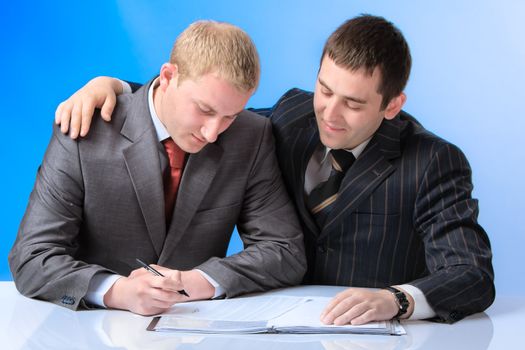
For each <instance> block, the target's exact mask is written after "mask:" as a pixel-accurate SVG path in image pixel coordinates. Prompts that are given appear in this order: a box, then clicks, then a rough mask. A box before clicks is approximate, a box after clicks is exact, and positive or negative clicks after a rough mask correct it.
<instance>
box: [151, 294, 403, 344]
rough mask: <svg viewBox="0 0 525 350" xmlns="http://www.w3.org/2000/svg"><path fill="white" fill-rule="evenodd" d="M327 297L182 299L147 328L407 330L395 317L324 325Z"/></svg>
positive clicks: (196, 330)
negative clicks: (343, 324)
mask: <svg viewBox="0 0 525 350" xmlns="http://www.w3.org/2000/svg"><path fill="white" fill-rule="evenodd" d="M330 300H331V298H328V297H295V296H275V295H271V296H270V295H266V296H265V295H260V296H248V297H242V298H233V299H224V300H206V301H195V302H188V303H181V304H176V305H175V306H173V307H172V308H171V309H170V311H168V312H166V313H164V314H162V315H160V316H157V317H154V318H153V320H152V321H151V323H150V325H149V326H148V328H147V329H148V330H149V331H157V332H184V333H203V334H224V333H296V334H306V333H311V334H320V333H326V334H341V333H360V334H385V335H402V334H406V332H405V330H404V328H403V327H402V326H401V324H400V323H399V321H397V320H392V321H383V322H371V323H367V324H365V325H360V326H352V325H345V326H334V325H325V324H323V323H322V322H321V321H320V320H319V315H320V314H321V312H322V310H323V309H324V308H325V306H326V305H327V304H328V302H329V301H330Z"/></svg>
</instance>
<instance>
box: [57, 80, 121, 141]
mask: <svg viewBox="0 0 525 350" xmlns="http://www.w3.org/2000/svg"><path fill="white" fill-rule="evenodd" d="M121 93H122V84H121V82H120V81H119V80H118V79H115V78H111V77H96V78H94V79H91V80H90V81H89V82H88V83H87V84H86V85H84V86H83V87H82V88H81V89H80V90H78V91H77V92H75V93H74V94H73V95H72V96H71V97H70V98H68V99H67V100H65V101H64V102H62V103H60V104H59V105H58V108H57V110H56V112H55V123H56V124H57V125H60V130H61V131H62V132H63V133H64V134H65V133H67V132H68V131H69V136H70V137H71V138H72V139H76V138H77V137H78V135H79V134H80V136H86V135H87V133H88V131H89V127H90V125H91V120H92V119H93V113H94V112H95V108H100V109H101V115H102V118H103V119H104V120H106V121H110V120H111V114H112V113H113V109H114V108H115V104H116V103H117V95H120V94H121Z"/></svg>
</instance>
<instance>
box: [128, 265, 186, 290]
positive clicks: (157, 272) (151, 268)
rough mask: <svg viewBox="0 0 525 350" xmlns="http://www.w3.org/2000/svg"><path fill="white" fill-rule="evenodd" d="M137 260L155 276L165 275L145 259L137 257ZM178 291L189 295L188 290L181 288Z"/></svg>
mask: <svg viewBox="0 0 525 350" xmlns="http://www.w3.org/2000/svg"><path fill="white" fill-rule="evenodd" d="M135 260H137V262H138V263H139V264H140V265H141V266H142V267H143V268H145V269H146V270H148V271H149V272H151V273H152V274H154V275H155V276H160V277H165V276H164V275H163V274H162V273H160V272H159V271H157V270H155V269H154V268H153V267H151V266H149V265H148V264H146V263H145V262H144V261H142V260H140V259H139V258H136V259H135ZM177 293H179V294H181V295H184V296H186V297H189V295H188V293H186V291H185V290H184V289H181V290H179V291H177Z"/></svg>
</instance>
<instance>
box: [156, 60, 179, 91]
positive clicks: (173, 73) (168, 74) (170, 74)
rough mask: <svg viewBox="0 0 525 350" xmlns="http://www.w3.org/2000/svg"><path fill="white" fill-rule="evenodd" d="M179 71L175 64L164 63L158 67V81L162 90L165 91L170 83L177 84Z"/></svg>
mask: <svg viewBox="0 0 525 350" xmlns="http://www.w3.org/2000/svg"><path fill="white" fill-rule="evenodd" d="M178 77H179V71H178V68H177V65H176V64H173V63H164V64H163V65H162V67H160V74H159V81H160V88H161V89H162V91H166V89H167V88H168V85H169V84H170V83H172V84H175V85H177V80H178Z"/></svg>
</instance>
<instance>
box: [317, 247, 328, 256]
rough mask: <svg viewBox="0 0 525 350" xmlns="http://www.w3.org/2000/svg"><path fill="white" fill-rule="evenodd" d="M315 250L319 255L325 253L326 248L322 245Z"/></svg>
mask: <svg viewBox="0 0 525 350" xmlns="http://www.w3.org/2000/svg"><path fill="white" fill-rule="evenodd" d="M317 250H318V251H319V253H323V254H324V253H326V247H325V246H324V245H319V246H317Z"/></svg>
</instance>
